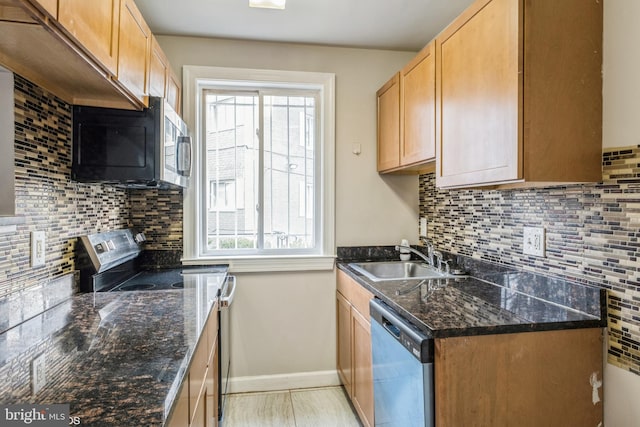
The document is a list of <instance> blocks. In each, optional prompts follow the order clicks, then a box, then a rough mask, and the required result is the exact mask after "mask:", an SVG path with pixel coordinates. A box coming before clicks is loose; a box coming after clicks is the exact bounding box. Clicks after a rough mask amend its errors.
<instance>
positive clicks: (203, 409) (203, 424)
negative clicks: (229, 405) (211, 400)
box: [189, 389, 210, 427]
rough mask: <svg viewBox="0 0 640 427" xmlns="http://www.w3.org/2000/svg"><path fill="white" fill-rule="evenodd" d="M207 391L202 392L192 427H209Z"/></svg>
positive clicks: (196, 405) (196, 406)
mask: <svg viewBox="0 0 640 427" xmlns="http://www.w3.org/2000/svg"><path fill="white" fill-rule="evenodd" d="M206 401H207V389H204V390H203V391H202V394H201V395H200V396H199V399H198V401H197V402H196V404H195V411H194V413H193V419H192V420H191V424H189V425H190V426H191V427H209V426H210V424H208V420H207V406H206Z"/></svg>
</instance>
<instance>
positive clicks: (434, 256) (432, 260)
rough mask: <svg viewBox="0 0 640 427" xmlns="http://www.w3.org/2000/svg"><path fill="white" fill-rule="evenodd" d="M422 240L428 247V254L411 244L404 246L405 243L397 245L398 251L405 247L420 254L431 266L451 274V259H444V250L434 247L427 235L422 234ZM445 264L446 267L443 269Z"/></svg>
mask: <svg viewBox="0 0 640 427" xmlns="http://www.w3.org/2000/svg"><path fill="white" fill-rule="evenodd" d="M420 240H422V242H423V243H424V245H425V247H426V248H427V255H425V254H423V253H422V252H420V251H418V250H416V249H413V248H412V247H410V246H404V245H400V246H396V251H399V250H400V249H403V250H407V251H409V252H411V253H414V254H416V255H418V256H419V257H420V258H422V259H423V260H424V261H425V262H426V263H427V264H429V265H430V266H431V267H434V268H437V269H438V271H440V272H441V273H446V274H449V272H450V267H449V261H448V260H445V259H444V256H443V255H442V252H440V251H438V250H436V249H434V247H433V243H431V241H430V240H429V239H427V238H426V237H424V236H420ZM443 266H444V269H443Z"/></svg>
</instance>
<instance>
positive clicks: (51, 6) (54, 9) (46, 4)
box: [34, 0, 58, 19]
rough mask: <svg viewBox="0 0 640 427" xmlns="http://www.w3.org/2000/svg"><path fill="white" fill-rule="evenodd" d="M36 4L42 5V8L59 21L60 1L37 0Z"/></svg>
mask: <svg viewBox="0 0 640 427" xmlns="http://www.w3.org/2000/svg"><path fill="white" fill-rule="evenodd" d="M34 3H36V4H38V5H40V7H41V8H42V9H44V10H46V11H47V13H48V14H49V15H51V16H53V17H54V18H55V19H58V0H37V1H34Z"/></svg>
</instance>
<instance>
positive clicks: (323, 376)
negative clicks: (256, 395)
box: [229, 371, 341, 393]
mask: <svg viewBox="0 0 640 427" xmlns="http://www.w3.org/2000/svg"><path fill="white" fill-rule="evenodd" d="M340 384H341V382H340V378H339V377H338V372H337V371H313V372H295V373H291V374H278V375H257V376H252V377H233V378H229V393H248V392H259V391H275V390H290V389H297V388H313V387H330V386H337V385H340Z"/></svg>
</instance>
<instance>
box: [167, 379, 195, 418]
mask: <svg viewBox="0 0 640 427" xmlns="http://www.w3.org/2000/svg"><path fill="white" fill-rule="evenodd" d="M176 399H177V401H176V403H174V405H175V407H174V409H173V413H172V414H171V418H170V419H169V422H168V424H167V425H168V427H184V426H186V425H188V424H189V418H190V414H189V377H188V376H187V378H186V379H185V382H184V383H183V384H182V388H181V389H180V392H179V393H178V396H177V397H176Z"/></svg>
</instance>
